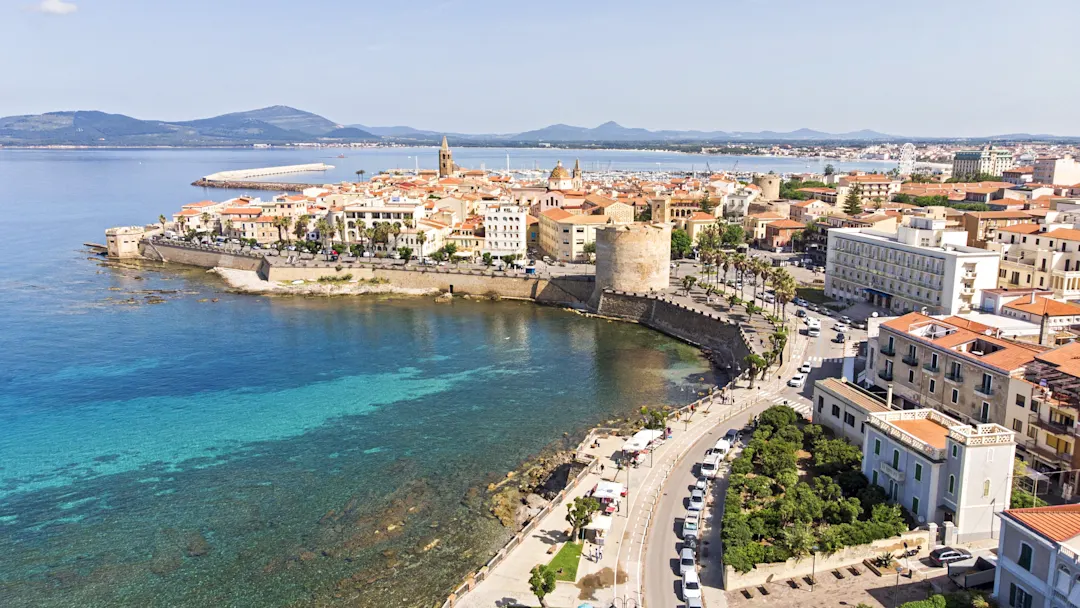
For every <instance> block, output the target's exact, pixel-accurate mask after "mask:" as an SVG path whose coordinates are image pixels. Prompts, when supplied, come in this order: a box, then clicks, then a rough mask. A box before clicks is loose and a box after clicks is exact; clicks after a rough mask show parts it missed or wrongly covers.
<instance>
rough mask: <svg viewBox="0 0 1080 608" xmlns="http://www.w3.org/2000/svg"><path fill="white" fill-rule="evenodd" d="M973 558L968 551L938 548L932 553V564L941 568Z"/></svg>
mask: <svg viewBox="0 0 1080 608" xmlns="http://www.w3.org/2000/svg"><path fill="white" fill-rule="evenodd" d="M970 557H971V553H970V552H969V551H967V550H966V549H954V548H952V547H938V548H937V549H934V550H933V551H931V552H930V563H932V564H934V566H936V567H938V568H940V567H942V566H947V565H949V564H951V563H953V562H958V561H961V560H965V559H968V558H970Z"/></svg>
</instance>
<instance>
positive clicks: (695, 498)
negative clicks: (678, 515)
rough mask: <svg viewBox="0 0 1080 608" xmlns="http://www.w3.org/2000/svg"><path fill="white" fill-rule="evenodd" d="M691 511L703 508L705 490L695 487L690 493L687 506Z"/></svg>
mask: <svg viewBox="0 0 1080 608" xmlns="http://www.w3.org/2000/svg"><path fill="white" fill-rule="evenodd" d="M687 508H688V509H689V510H691V511H701V510H702V509H704V508H705V492H702V491H701V490H698V489H695V490H694V491H693V492H691V493H690V506H689V507H687Z"/></svg>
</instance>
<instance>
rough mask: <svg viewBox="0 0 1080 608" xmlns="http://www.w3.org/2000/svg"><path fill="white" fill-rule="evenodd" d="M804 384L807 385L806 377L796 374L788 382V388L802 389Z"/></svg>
mask: <svg viewBox="0 0 1080 608" xmlns="http://www.w3.org/2000/svg"><path fill="white" fill-rule="evenodd" d="M803 384H806V376H805V375H803V374H795V375H794V376H792V377H791V380H788V381H787V385H788V386H794V387H801V386H802V385H803Z"/></svg>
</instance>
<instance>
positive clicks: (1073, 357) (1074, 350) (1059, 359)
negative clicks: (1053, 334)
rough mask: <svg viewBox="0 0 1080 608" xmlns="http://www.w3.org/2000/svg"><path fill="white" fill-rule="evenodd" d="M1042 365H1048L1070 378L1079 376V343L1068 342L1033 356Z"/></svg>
mask: <svg viewBox="0 0 1080 608" xmlns="http://www.w3.org/2000/svg"><path fill="white" fill-rule="evenodd" d="M1035 358H1036V359H1038V360H1039V361H1042V362H1043V363H1049V364H1050V365H1053V366H1055V367H1057V368H1058V370H1060V371H1062V372H1064V373H1066V374H1069V375H1071V376H1080V342H1069V343H1068V344H1065V345H1063V346H1059V347H1057V348H1055V349H1053V350H1048V351H1046V352H1045V353H1040V354H1038V355H1036V356H1035Z"/></svg>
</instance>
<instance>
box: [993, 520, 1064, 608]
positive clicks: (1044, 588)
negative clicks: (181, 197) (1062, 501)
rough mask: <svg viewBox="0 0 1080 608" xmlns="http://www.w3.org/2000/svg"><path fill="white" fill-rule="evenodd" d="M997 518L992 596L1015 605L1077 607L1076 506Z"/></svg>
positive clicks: (1017, 607)
mask: <svg viewBox="0 0 1080 608" xmlns="http://www.w3.org/2000/svg"><path fill="white" fill-rule="evenodd" d="M1000 517H1001V523H1002V525H1001V536H1000V537H999V538H998V554H997V570H996V572H995V575H994V597H995V598H997V600H998V602H999V603H1000V605H1002V606H1011V607H1014V608H1076V607H1080V505H1058V506H1052V507H1035V508H1030V509H1009V510H1006V511H1003V512H1002V513H1001V515H1000Z"/></svg>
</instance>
